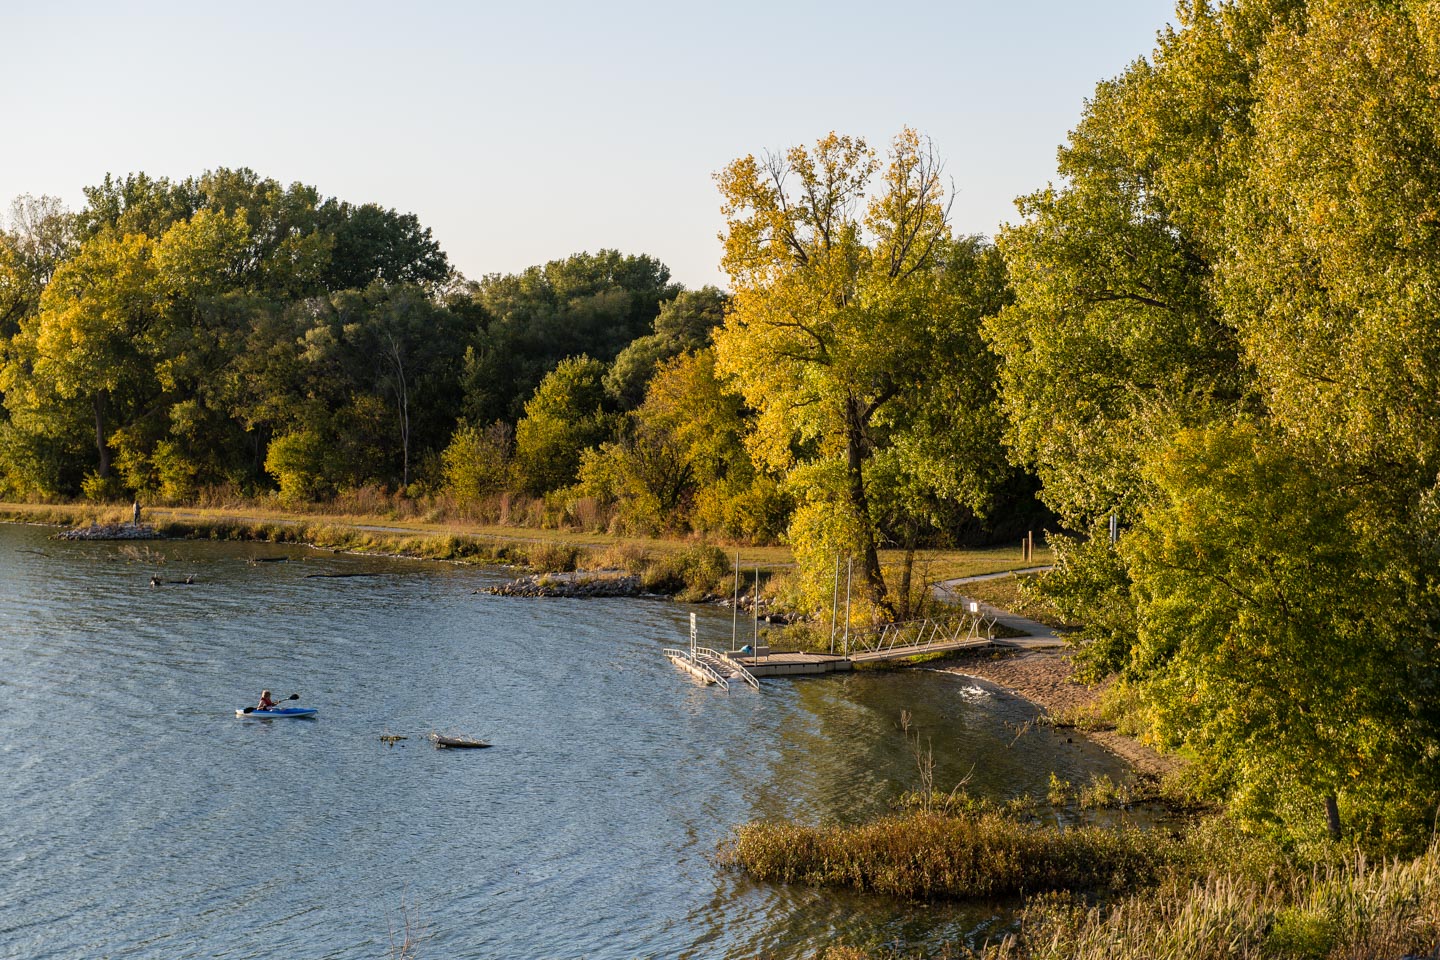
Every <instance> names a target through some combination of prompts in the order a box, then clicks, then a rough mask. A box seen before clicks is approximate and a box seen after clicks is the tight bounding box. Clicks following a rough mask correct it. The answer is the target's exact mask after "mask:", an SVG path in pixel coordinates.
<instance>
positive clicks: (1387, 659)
mask: <svg viewBox="0 0 1440 960" xmlns="http://www.w3.org/2000/svg"><path fill="white" fill-rule="evenodd" d="M1436 37H1437V21H1436V19H1435V16H1434V14H1433V13H1432V12H1431V11H1429V10H1428V8H1425V7H1424V6H1423V5H1413V4H1358V5H1357V4H1346V3H1343V2H1329V0H1320V2H1310V3H1301V2H1298V0H1236V2H1227V3H1218V4H1210V3H1198V4H1193V5H1191V4H1187V5H1185V6H1184V8H1183V9H1182V10H1181V11H1180V25H1179V27H1178V28H1176V29H1172V30H1169V31H1166V32H1165V33H1163V34H1162V35H1161V36H1160V38H1159V42H1158V46H1157V48H1156V50H1155V51H1154V54H1153V55H1152V56H1151V57H1150V58H1149V59H1147V60H1140V61H1137V62H1136V63H1135V64H1133V65H1132V66H1131V67H1130V68H1129V69H1127V70H1126V71H1125V73H1124V74H1123V75H1122V76H1120V77H1119V78H1117V79H1115V80H1113V81H1109V82H1106V83H1102V84H1101V85H1100V86H1099V87H1098V88H1097V90H1096V94H1095V96H1094V97H1093V98H1092V99H1091V100H1090V101H1089V102H1088V103H1087V107H1086V111H1085V116H1084V117H1083V118H1082V120H1081V122H1080V124H1079V125H1078V126H1077V128H1076V129H1075V131H1074V133H1073V134H1072V135H1071V138H1070V142H1069V143H1068V144H1067V145H1066V147H1065V148H1064V149H1063V150H1062V151H1061V157H1060V159H1061V169H1060V173H1061V176H1062V178H1063V180H1062V181H1061V183H1060V185H1058V186H1054V187H1051V188H1048V189H1046V190H1044V191H1041V192H1038V193H1036V194H1033V195H1032V196H1030V197H1027V198H1025V199H1024V200H1023V201H1022V205H1021V209H1022V212H1023V213H1024V214H1025V218H1026V219H1025V221H1024V222H1023V223H1021V224H1019V225H1016V226H1014V227H1010V228H1007V229H1006V230H1005V231H1004V233H1003V234H1002V236H1001V238H1000V241H999V245H1000V248H1001V250H1002V252H1003V253H1004V255H1005V257H1006V261H1007V264H1008V266H1009V269H1010V277H1011V283H1012V285H1013V288H1014V291H1015V302H1014V303H1013V304H1012V305H1011V306H1010V307H1008V308H1006V309H1005V310H1003V311H1002V312H1001V313H1000V314H999V315H998V316H997V317H995V318H993V319H992V320H990V321H989V322H988V323H987V324H986V336H987V337H988V338H989V340H990V342H991V343H992V345H993V346H994V348H995V350H996V352H997V353H998V354H999V355H1000V357H1001V366H1000V385H1001V395H1002V398H1003V404H1004V406H1005V410H1006V412H1007V414H1008V416H1009V420H1010V425H1009V428H1008V439H1009V442H1010V443H1011V445H1012V446H1013V448H1014V450H1015V453H1016V456H1017V458H1018V459H1019V460H1020V462H1021V463H1023V464H1024V465H1026V466H1028V467H1030V468H1031V469H1034V470H1035V471H1036V472H1037V473H1038V474H1039V476H1040V478H1041V481H1042V492H1041V496H1042V498H1043V499H1044V500H1045V501H1046V502H1047V503H1048V504H1049V505H1050V506H1051V507H1052V508H1053V509H1054V510H1055V511H1056V512H1057V513H1058V514H1059V516H1060V517H1061V519H1062V520H1063V521H1064V522H1065V523H1066V524H1067V525H1068V526H1069V528H1070V529H1071V530H1072V531H1074V532H1075V534H1076V535H1074V536H1072V537H1070V538H1065V539H1057V541H1056V544H1057V558H1058V565H1057V570H1056V572H1055V573H1054V574H1052V575H1051V576H1048V577H1046V578H1045V580H1044V582H1043V587H1042V589H1043V591H1044V592H1045V594H1046V595H1047V597H1048V598H1050V599H1051V600H1052V601H1054V602H1055V603H1056V604H1057V606H1058V607H1059V608H1060V609H1061V611H1062V613H1064V614H1065V615H1067V617H1070V618H1072V619H1078V620H1080V621H1082V622H1084V624H1085V631H1084V633H1083V635H1082V637H1081V642H1083V643H1085V644H1086V645H1087V652H1086V657H1085V659H1086V664H1087V666H1088V667H1089V668H1090V670H1091V671H1092V674H1093V675H1100V674H1103V673H1105V672H1108V671H1112V670H1119V671H1123V672H1124V673H1125V675H1126V676H1127V678H1128V680H1127V684H1128V686H1129V687H1130V689H1131V690H1133V691H1134V692H1135V693H1136V694H1137V695H1138V696H1139V697H1140V698H1141V699H1142V701H1144V703H1145V704H1146V705H1147V708H1146V713H1147V715H1149V716H1152V717H1153V718H1154V719H1155V722H1156V723H1157V724H1158V726H1157V728H1156V731H1155V732H1156V733H1157V734H1158V735H1161V736H1163V737H1164V738H1165V739H1166V740H1167V741H1168V742H1169V743H1171V744H1172V745H1177V746H1178V745H1184V746H1185V747H1186V748H1187V749H1191V750H1193V751H1195V752H1196V754H1197V755H1198V756H1199V757H1200V758H1201V760H1202V772H1203V774H1204V775H1205V776H1206V777H1208V778H1209V780H1208V782H1209V785H1210V787H1211V788H1212V789H1213V790H1215V791H1216V792H1217V793H1218V794H1220V795H1223V796H1229V797H1230V798H1232V799H1233V800H1234V801H1235V802H1236V808H1237V809H1238V810H1241V811H1243V812H1245V813H1246V814H1247V815H1249V816H1251V817H1253V818H1255V819H1257V820H1259V821H1262V822H1264V823H1267V824H1271V825H1274V826H1276V827H1277V829H1279V830H1281V831H1282V832H1283V834H1284V835H1285V836H1287V837H1288V838H1289V840H1290V841H1291V842H1296V843H1307V842H1310V841H1311V840H1312V839H1313V838H1314V837H1315V836H1316V834H1317V833H1320V834H1323V833H1326V832H1329V833H1332V834H1333V833H1336V832H1339V831H1340V830H1341V829H1342V827H1349V828H1351V829H1354V830H1356V831H1358V832H1359V834H1360V835H1361V836H1363V837H1364V838H1365V839H1366V842H1367V843H1369V844H1371V845H1374V846H1377V847H1379V848H1381V849H1398V848H1403V847H1404V846H1405V845H1406V844H1407V843H1413V842H1414V841H1415V840H1416V838H1417V837H1418V836H1420V835H1421V834H1422V833H1423V831H1424V830H1425V829H1426V828H1425V826H1424V825H1425V824H1427V823H1428V822H1429V818H1428V816H1426V815H1425V814H1424V813H1423V812H1422V811H1425V810H1427V809H1433V806H1434V802H1435V799H1436V797H1437V795H1440V791H1437V787H1440V781H1437V778H1436V771H1435V769H1434V767H1435V759H1436V758H1435V757H1433V756H1431V755H1430V750H1429V748H1428V747H1427V746H1424V745H1426V744H1430V743H1433V742H1434V738H1435V730H1434V729H1433V724H1434V722H1435V721H1434V718H1435V717H1436V716H1440V710H1437V703H1436V699H1435V698H1436V695H1437V690H1440V661H1437V656H1436V650H1437V644H1436V640H1435V637H1436V624H1437V623H1440V616H1437V609H1440V608H1437V605H1436V601H1437V598H1440V589H1437V586H1440V582H1437V577H1436V574H1435V570H1436V566H1435V562H1434V560H1435V557H1436V555H1437V554H1436V552H1435V544H1436V543H1440V539H1437V537H1436V535H1435V533H1434V531H1436V530H1440V526H1437V514H1436V512H1435V510H1434V509H1433V504H1434V503H1435V502H1436V499H1437V496H1436V493H1435V491H1436V489H1437V487H1436V482H1437V481H1436V475H1437V465H1440V446H1437V440H1440V433H1437V428H1436V423H1437V422H1440V408H1437V406H1436V404H1437V400H1436V398H1437V397H1440V390H1437V389H1436V384H1435V382H1434V377H1435V373H1434V371H1435V370H1436V369H1437V368H1440V363H1437V361H1440V354H1437V344H1440V337H1437V335H1436V330H1437V328H1436V319H1435V318H1436V317H1437V316H1440V311H1437V310H1436V308H1435V307H1436V305H1435V303H1434V302H1433V301H1434V298H1435V296H1436V294H1435V290H1436V289H1437V287H1440V283H1437V281H1440V277H1437V276H1436V275H1435V270H1436V267H1435V264H1436V263H1437V262H1440V260H1437V257H1436V256H1435V254H1436V252H1437V251H1436V248H1435V244H1436V243H1437V239H1440V234H1437V233H1436V231H1435V229H1434V222H1433V221H1434V210H1433V207H1434V201H1433V198H1434V196H1435V193H1436V188H1437V186H1440V167H1437V166H1436V165H1435V163H1434V160H1433V158H1434V156H1435V155H1436V147H1437V142H1440V123H1437V120H1440V113H1437V112H1436V108H1435V100H1434V97H1433V90H1434V88H1435V83H1436V81H1437V77H1440V73H1437V70H1436V68H1435V63H1436V57H1435V52H1436V49H1437V47H1436ZM1112 517H1114V518H1116V519H1118V521H1119V526H1120V533H1121V536H1120V538H1119V541H1120V542H1119V544H1118V545H1117V546H1116V547H1114V548H1112V547H1111V545H1110V543H1109V536H1108V535H1107V533H1106V532H1105V531H1106V528H1107V526H1108V522H1109V521H1110V520H1111V518H1112Z"/></svg>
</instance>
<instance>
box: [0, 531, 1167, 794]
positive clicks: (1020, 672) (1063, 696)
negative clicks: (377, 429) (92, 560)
mask: <svg viewBox="0 0 1440 960" xmlns="http://www.w3.org/2000/svg"><path fill="white" fill-rule="evenodd" d="M146 511H147V512H149V513H151V519H150V520H149V522H145V523H142V524H139V525H136V524H133V523H130V522H126V521H121V522H118V523H113V522H112V523H111V524H97V525H96V527H97V531H96V532H97V533H99V532H100V530H102V529H104V528H105V527H115V528H119V527H126V528H139V529H135V530H131V531H127V532H128V533H129V534H130V535H128V536H127V535H121V536H113V537H112V536H104V535H103V534H101V536H99V537H95V539H116V540H128V539H152V538H153V539H193V538H195V531H196V530H197V529H202V530H207V531H208V532H210V533H211V536H212V538H213V536H214V534H215V533H216V532H220V531H223V532H224V534H225V536H224V539H237V540H244V541H249V542H260V543H263V542H272V543H273V542H288V543H291V544H294V545H297V546H306V547H309V548H311V549H315V550H329V551H331V552H336V553H349V554H354V555H359V556H383V557H389V558H393V559H414V560H431V561H434V560H440V561H442V562H452V563H461V564H480V565H485V566H493V567H496V568H498V569H505V568H508V569H510V570H515V569H516V567H517V566H520V567H521V568H524V567H525V566H528V564H525V563H524V562H523V560H522V562H521V563H520V564H517V563H516V561H517V560H521V558H520V557H518V556H515V553H512V551H511V550H507V549H505V548H504V547H503V546H501V544H500V543H496V542H495V541H496V540H499V541H501V543H507V542H508V543H511V544H517V545H518V543H519V542H525V541H526V540H528V541H529V542H530V543H532V544H543V543H546V542H549V543H551V544H555V543H566V542H567V541H566V539H564V536H565V535H564V533H562V532H560V531H544V532H543V534H549V537H544V536H543V535H542V537H537V538H534V539H531V538H524V537H520V536H515V535H513V534H512V535H511V536H501V537H495V535H494V534H493V533H492V532H490V531H486V532H484V533H481V532H479V531H476V532H473V533H472V532H468V531H467V532H463V533H462V532H459V531H456V530H454V529H453V528H451V529H450V530H443V529H440V530H437V529H435V528H434V527H429V525H421V526H418V528H417V527H416V526H411V527H399V526H395V527H380V528H377V525H373V524H367V523H363V522H357V520H358V518H353V517H337V516H334V515H323V516H320V517H314V518H308V521H309V522H307V519H302V518H300V517H293V516H292V517H283V518H282V517H276V518H272V519H268V520H258V518H254V517H253V516H249V517H241V516H234V515H231V516H225V515H224V514H223V513H222V514H221V515H218V516H217V515H216V513H215V512H208V511H207V512H206V513H208V514H209V515H204V514H201V515H199V516H197V515H196V514H198V513H201V512H200V511H193V512H192V511H186V510H177V509H173V508H171V509H166V508H159V509H156V508H146ZM80 512H81V511H80V509H77V507H76V506H74V505H67V506H66V507H60V508H59V509H56V506H55V505H43V506H38V507H36V506H22V505H18V504H0V522H10V523H19V524H24V525H35V526H56V527H61V528H62V529H65V528H67V521H68V523H69V524H70V526H68V529H70V530H75V531H77V533H79V535H78V536H77V537H75V539H92V537H88V536H85V535H84V533H81V532H80V531H83V530H84V528H83V527H78V526H75V525H74V524H75V521H76V520H77V519H79V518H78V517H77V516H76V514H78V513H80ZM237 513H238V511H237ZM37 514H40V515H41V516H37ZM47 514H48V515H47ZM156 514H159V515H160V517H156ZM166 514H169V516H168V517H167V518H165V519H160V518H161V517H165V515H166ZM67 515H68V516H67ZM62 518H63V519H62ZM157 520H159V522H158V523H157V522H156V521H157ZM257 520H258V522H257ZM317 522H318V524H319V525H323V526H325V527H330V528H332V529H333V528H336V527H339V528H341V529H345V528H348V529H349V531H351V532H352V534H357V535H361V536H363V537H364V538H365V539H366V540H368V541H369V542H368V543H364V544H360V543H354V542H351V543H337V544H325V543H319V542H316V541H315V540H313V539H310V538H308V537H305V536H304V534H305V533H308V532H311V531H310V530H309V529H307V528H309V527H311V525H312V524H316V523H317ZM175 526H179V527H182V528H189V529H188V530H186V532H185V533H179V532H178V531H175V532H171V531H166V530H163V529H156V528H163V527H175ZM267 527H268V530H266V528H267ZM277 527H278V528H280V529H282V530H285V531H286V532H287V533H294V534H300V535H299V536H280V537H277V536H275V533H276V532H278V531H276V528H277ZM426 527H429V529H427V528H426ZM140 529H143V531H144V532H143V533H140V535H139V536H136V535H135V534H136V533H139V531H140ZM262 531H263V532H262ZM382 531H383V534H388V535H389V536H383V535H382V536H380V537H376V534H380V533H382ZM517 532H518V531H517ZM526 532H528V531H526ZM537 532H539V531H537ZM265 533H268V534H269V535H268V536H267V535H264V534H265ZM187 534H188V536H187ZM396 535H400V536H402V537H404V539H405V540H409V541H410V542H409V543H404V544H402V543H399V542H396V539H395V537H396ZM406 535H408V536H406ZM432 538H434V539H436V540H450V541H452V542H454V541H455V540H456V539H457V538H466V539H471V540H473V541H480V540H482V539H484V540H490V541H491V544H492V548H491V550H476V551H474V552H471V551H469V550H464V551H455V552H457V553H460V554H461V555H459V556H456V555H454V554H453V553H450V552H449V551H442V552H441V553H440V554H439V555H437V554H436V553H434V552H430V551H426V550H424V549H414V547H415V546H417V544H416V541H421V542H425V541H430V540H431V539H432ZM587 539H590V538H588V537H585V536H584V535H582V536H579V537H576V538H575V540H570V541H568V542H569V543H570V544H572V545H574V546H576V547H577V548H580V549H584V548H585V547H590V548H592V549H593V547H595V546H598V544H593V543H584V541H585V540H587ZM377 541H378V542H377ZM387 541H388V542H387ZM576 541H580V542H578V543H577V542H576ZM582 544H583V545H582ZM475 545H476V546H477V547H478V546H479V544H478V543H476V544H475ZM667 545H670V546H672V547H678V546H680V544H678V543H676V544H667ZM405 547H410V548H411V549H405ZM495 547H500V549H494V548H495ZM357 548H358V549H357ZM387 548H390V549H387ZM396 548H398V549H396ZM516 552H518V551H516ZM427 554H428V555H427ZM446 554H449V555H446ZM526 559H528V558H526ZM531 569H532V570H533V568H531ZM615 572H616V571H584V572H575V573H569V574H559V575H558V577H557V576H555V575H554V574H548V575H547V574H545V573H542V572H539V571H535V572H533V573H532V574H531V575H530V576H521V577H519V578H517V579H515V580H513V581H511V582H510V584H507V585H506V586H509V587H519V586H522V585H523V584H524V583H526V582H527V581H530V580H535V581H539V580H541V579H547V580H548V579H550V578H552V577H554V578H555V579H557V580H560V581H562V582H566V583H567V584H568V583H569V581H571V580H574V581H575V584H571V586H575V585H578V584H579V583H580V582H581V581H582V580H583V581H585V582H586V583H587V584H588V583H589V581H591V580H604V579H606V578H605V577H604V574H605V573H610V574H611V575H612V576H613V574H614V573H615ZM1007 572H1008V571H1001V572H999V573H998V575H1000V576H1004V575H1005V574H1006V573H1007ZM597 575H598V576H597ZM619 579H621V580H623V581H624V582H625V583H626V586H627V587H630V588H631V589H630V590H625V591H621V592H622V593H624V594H625V595H634V594H632V593H631V590H635V591H636V592H643V591H639V589H638V587H639V584H638V582H636V583H634V584H633V585H632V584H631V583H630V581H631V580H632V579H634V580H636V581H638V578H632V577H630V576H622V577H621V578H619ZM598 586H599V585H598V584H597V585H596V587H595V588H591V587H588V586H587V587H586V588H584V589H573V590H562V591H558V592H560V593H563V594H566V595H570V594H573V595H576V596H580V595H603V594H609V593H610V592H611V591H609V590H602V589H598ZM494 592H502V591H501V590H496V591H494ZM503 592H508V591H503ZM516 592H519V591H518V590H517V591H516ZM527 592H528V591H527ZM646 595H647V596H650V597H655V596H665V597H669V598H671V599H674V595H673V594H648V593H647V594H646ZM1070 653H1071V651H1070V650H1069V649H1068V648H1061V647H1043V648H1028V649H1027V648H1003V647H1002V648H998V649H997V648H989V649H986V650H977V651H964V652H960V653H956V654H952V655H950V656H947V657H945V658H944V659H943V660H941V661H938V662H936V663H933V664H930V665H929V667H930V668H931V669H937V670H942V671H944V672H947V673H954V674H961V675H965V676H971V677H977V678H979V679H982V680H985V681H987V682H989V683H993V684H995V685H997V686H999V687H1003V688H1004V689H1005V690H1007V691H1009V692H1010V693H1013V694H1014V695H1016V696H1019V697H1021V698H1023V699H1025V700H1028V701H1030V702H1031V703H1033V704H1035V705H1036V706H1037V707H1039V708H1040V710H1041V711H1042V712H1043V713H1044V714H1047V715H1055V714H1064V713H1069V712H1072V711H1083V710H1085V709H1086V708H1088V707H1091V706H1092V705H1094V704H1095V703H1096V701H1097V700H1098V699H1099V695H1098V693H1097V692H1096V691H1095V690H1092V689H1091V688H1089V687H1086V686H1084V685H1082V684H1080V683H1079V682H1077V681H1075V680H1074V679H1073V673H1074V671H1073V666H1072V664H1071V662H1070ZM1075 732H1076V733H1079V734H1081V735H1082V736H1085V737H1087V738H1088V739H1090V740H1091V741H1092V742H1094V743H1097V744H1099V745H1100V746H1102V747H1104V748H1105V749H1106V750H1109V751H1110V752H1111V753H1113V754H1115V755H1116V756H1118V757H1119V758H1120V759H1122V760H1124V761H1125V762H1126V763H1127V764H1128V765H1129V766H1130V767H1131V769H1132V770H1134V771H1135V772H1136V773H1137V774H1138V775H1140V776H1142V777H1145V778H1149V779H1154V780H1160V779H1163V778H1164V777H1166V776H1167V775H1169V774H1171V773H1173V772H1175V771H1177V770H1179V769H1181V768H1182V767H1183V761H1182V760H1180V759H1179V758H1178V757H1175V756H1173V755H1162V754H1160V753H1158V752H1156V751H1155V750H1154V749H1152V748H1151V747H1149V746H1146V745H1145V744H1143V743H1141V742H1140V741H1138V740H1136V739H1134V738H1133V737H1128V736H1125V735H1124V734H1120V733H1117V732H1115V731H1114V730H1086V729H1081V728H1078V727H1077V728H1075Z"/></svg>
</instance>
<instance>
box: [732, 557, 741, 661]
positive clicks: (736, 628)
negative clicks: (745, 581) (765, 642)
mask: <svg viewBox="0 0 1440 960" xmlns="http://www.w3.org/2000/svg"><path fill="white" fill-rule="evenodd" d="M739 643H740V551H739V550H736V551H735V600H734V602H733V604H732V605H731V609H730V649H731V650H736V649H738V646H739Z"/></svg>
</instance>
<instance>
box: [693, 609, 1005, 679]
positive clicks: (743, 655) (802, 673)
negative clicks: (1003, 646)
mask: <svg viewBox="0 0 1440 960" xmlns="http://www.w3.org/2000/svg"><path fill="white" fill-rule="evenodd" d="M995 622H996V621H995V619H994V618H993V617H985V616H981V615H980V614H979V613H978V612H971V613H966V614H962V615H961V616H960V617H959V619H958V620H950V621H936V620H914V621H909V622H906V623H890V624H883V625H881V626H880V627H877V628H874V629H871V630H861V631H856V632H854V633H849V632H847V633H846V634H845V635H844V637H843V638H838V637H837V640H839V641H840V644H841V646H842V649H844V650H845V652H843V653H807V652H804V651H798V650H787V651H779V650H777V651H772V650H771V649H770V648H769V647H766V646H763V645H760V646H756V647H755V648H754V649H753V650H752V649H751V648H749V647H747V648H745V649H744V650H729V651H725V652H723V653H722V652H721V651H718V650H711V649H710V648H708V647H701V646H699V645H698V644H697V643H696V627H695V615H694V614H693V613H692V614H691V615H690V649H689V650H675V649H670V650H666V651H665V655H666V656H668V657H669V658H670V660H671V661H672V662H673V663H675V665H676V666H678V667H680V668H681V669H683V670H685V671H686V672H687V673H689V674H690V675H691V676H692V677H694V678H695V679H697V680H699V681H700V682H702V683H713V684H717V685H719V686H720V687H722V688H726V689H728V688H729V683H728V681H729V680H733V679H736V678H737V677H743V678H744V679H745V681H746V682H747V683H749V684H751V685H752V686H758V684H757V683H756V680H757V679H758V678H761V677H817V676H823V675H824V674H827V673H845V672H847V671H850V670H854V669H855V665H856V664H857V663H876V662H880V661H885V660H905V659H908V658H910V657H919V656H924V655H926V654H931V653H948V652H950V651H954V650H972V649H976V648H979V647H988V646H990V645H992V644H993V643H994V642H995V639H994V638H995Z"/></svg>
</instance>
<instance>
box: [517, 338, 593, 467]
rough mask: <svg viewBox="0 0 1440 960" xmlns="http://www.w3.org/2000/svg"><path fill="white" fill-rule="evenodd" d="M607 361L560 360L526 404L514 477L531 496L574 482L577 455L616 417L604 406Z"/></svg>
mask: <svg viewBox="0 0 1440 960" xmlns="http://www.w3.org/2000/svg"><path fill="white" fill-rule="evenodd" d="M604 375H605V365H604V364H603V363H601V362H600V361H599V360H592V359H590V358H589V357H585V356H580V357H570V358H567V359H565V360H562V361H560V364H559V365H558V366H557V367H556V368H555V369H554V370H552V371H551V372H550V373H549V374H548V375H547V376H546V377H545V379H544V380H542V381H540V385H539V386H538V387H536V388H535V394H534V396H532V397H531V398H530V400H529V402H528V403H526V404H525V416H524V417H522V418H521V420H520V422H519V423H518V424H516V426H515V476H516V480H517V482H518V483H519V485H520V486H521V488H522V489H524V490H526V491H527V492H529V493H532V494H542V493H549V492H550V491H552V490H559V489H561V488H562V487H567V486H569V485H570V484H572V483H574V482H575V476H576V473H577V471H578V470H579V467H580V456H581V453H582V452H583V451H584V450H586V449H587V448H590V447H593V446H595V445H597V444H599V443H601V442H603V441H604V440H606V439H607V438H608V437H609V436H610V433H611V431H612V430H613V429H614V417H613V415H611V414H610V413H608V412H607V411H606V409H605V389H604V387H603V386H602V385H601V380H602V378H603V377H604Z"/></svg>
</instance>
